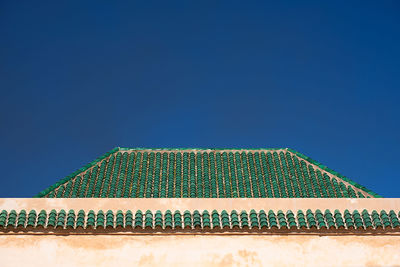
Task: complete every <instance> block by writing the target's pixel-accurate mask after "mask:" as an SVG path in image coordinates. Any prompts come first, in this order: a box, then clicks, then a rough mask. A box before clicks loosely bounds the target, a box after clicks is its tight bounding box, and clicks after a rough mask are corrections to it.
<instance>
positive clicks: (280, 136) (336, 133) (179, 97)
mask: <svg viewBox="0 0 400 267" xmlns="http://www.w3.org/2000/svg"><path fill="white" fill-rule="evenodd" d="M399 14H400V2H399V1H374V2H371V1H313V2H312V1H296V2H294V1H137V2H134V1H125V2H124V1H118V2H117V1H1V2H0V88H1V96H0V127H1V128H0V130H1V131H0V149H1V150H0V151H1V155H0V157H1V158H0V169H1V174H0V179H1V186H0V197H31V196H33V195H35V194H36V193H38V192H39V191H41V190H43V189H44V188H46V187H47V186H49V185H51V184H53V183H55V182H56V181H58V180H59V179H61V178H63V177H64V176H66V175H68V174H70V173H72V172H73V171H75V170H76V169H78V168H80V167H82V166H83V165H84V164H86V163H87V162H89V161H92V160H94V159H95V158H96V157H98V156H100V155H102V154H103V153H105V152H106V151H108V150H110V149H112V148H113V147H116V146H121V147H244V148H252V147H290V148H293V149H295V150H298V151H299V152H302V153H303V154H306V155H307V156H310V157H311V158H314V159H315V160H317V161H319V162H321V163H322V164H325V165H327V166H328V167H330V168H332V169H334V170H336V171H338V172H339V173H341V174H343V175H345V176H347V177H349V178H350V179H352V180H354V181H356V182H358V183H360V184H362V185H364V186H366V187H367V188H369V189H371V190H373V191H375V192H376V193H378V194H381V195H382V196H384V197H400V174H399V150H400V134H399V131H400V123H399V122H400V107H399V101H400V90H399V89H400V15H399Z"/></svg>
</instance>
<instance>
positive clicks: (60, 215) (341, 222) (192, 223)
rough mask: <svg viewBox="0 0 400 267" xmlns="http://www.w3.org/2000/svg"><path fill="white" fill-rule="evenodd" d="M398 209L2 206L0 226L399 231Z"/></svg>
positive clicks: (28, 227) (34, 227)
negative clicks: (293, 209)
mask: <svg viewBox="0 0 400 267" xmlns="http://www.w3.org/2000/svg"><path fill="white" fill-rule="evenodd" d="M399 217H400V212H397V213H396V212H395V211H393V210H390V211H385V210H381V211H376V210H373V211H370V212H369V211H367V210H362V211H358V210H353V211H349V210H345V211H344V212H343V213H342V212H340V211H339V210H334V211H333V212H331V211H330V210H325V211H324V212H322V211H321V210H318V209H317V210H315V211H312V210H311V209H308V210H306V211H302V210H298V211H295V212H292V211H291V210H287V211H285V212H284V211H282V210H279V211H273V210H268V211H264V210H260V211H255V210H254V209H253V210H250V211H240V212H238V211H236V210H232V211H230V212H228V211H226V210H223V211H220V212H218V211H216V210H213V211H207V210H204V211H202V212H200V211H198V210H195V211H192V212H190V211H187V210H186V211H183V212H181V211H179V210H176V211H174V212H172V211H170V210H167V211H164V212H161V211H160V210H157V211H150V210H147V211H145V212H143V211H141V210H137V211H131V210H127V211H125V212H123V211H121V210H118V211H112V210H108V211H106V212H104V211H102V210H99V211H97V212H95V211H93V210H90V211H88V212H85V211H84V210H79V211H75V210H69V211H68V212H66V211H65V210H59V211H56V210H51V211H50V212H47V211H46V210H41V211H39V212H38V211H36V210H30V211H25V210H20V211H19V212H17V211H15V210H11V211H7V210H3V211H1V213H0V230H6V229H15V228H18V229H21V228H22V229H23V228H26V229H127V230H134V229H158V230H163V229H164V230H167V229H198V230H207V229H227V230H229V229H232V230H234V229H237V230H239V229H256V230H257V229H258V230H260V229H261V230H274V229H291V230H309V229H314V230H318V231H320V230H337V229H347V230H362V231H365V230H377V229H385V230H387V229H392V230H393V229H397V230H400V221H399Z"/></svg>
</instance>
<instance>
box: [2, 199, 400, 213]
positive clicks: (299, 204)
mask: <svg viewBox="0 0 400 267" xmlns="http://www.w3.org/2000/svg"><path fill="white" fill-rule="evenodd" d="M2 209H5V210H11V209H15V210H21V209H25V210H30V209H36V210H41V209H46V210H51V209H56V210H60V209H65V210H68V209H74V210H80V209H83V210H85V211H88V210H91V209H93V210H99V209H102V210H104V211H106V210H109V209H110V210H122V211H124V210H128V209H130V210H137V209H141V210H143V211H144V210H147V209H149V210H161V211H165V210H168V209H170V210H190V211H193V210H196V209H197V210H205V209H207V210H213V209H216V210H219V211H220V210H223V209H225V210H233V209H235V210H239V211H240V210H251V209H255V210H260V209H264V210H269V209H272V210H279V209H281V210H288V209H290V210H293V211H295V210H299V209H302V210H307V209H312V210H315V209H321V210H325V209H331V210H332V211H333V210H335V209H339V210H344V209H349V210H354V209H358V210H363V209H367V210H369V211H372V210H374V209H375V210H383V209H384V210H391V209H393V210H395V211H399V210H400V198H368V199H360V198H347V199H346V198H247V199H246V198H186V199H185V198H151V199H146V198H2V199H0V210H2Z"/></svg>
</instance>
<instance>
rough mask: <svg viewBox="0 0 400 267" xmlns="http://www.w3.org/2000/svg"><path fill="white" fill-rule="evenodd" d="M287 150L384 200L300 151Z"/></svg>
mask: <svg viewBox="0 0 400 267" xmlns="http://www.w3.org/2000/svg"><path fill="white" fill-rule="evenodd" d="M286 149H287V150H288V151H290V152H292V153H294V154H295V155H297V156H298V157H300V158H302V159H304V160H307V161H308V162H310V163H312V164H315V165H316V166H318V167H319V168H321V169H323V170H324V171H326V172H328V173H330V174H332V175H334V176H337V177H339V178H341V179H343V180H344V181H346V182H348V183H349V184H351V185H353V186H355V187H357V188H358V189H361V190H363V191H365V192H367V193H368V194H370V195H372V196H374V197H376V198H383V197H382V196H381V195H378V194H377V193H375V192H373V191H371V190H369V189H368V188H366V187H364V186H362V185H360V184H358V183H356V182H354V181H352V180H350V179H349V178H347V177H346V176H344V175H341V174H340V173H338V172H336V171H334V170H332V169H330V168H328V167H327V166H325V165H323V164H321V163H319V162H318V161H316V160H313V159H312V158H310V157H307V156H306V155H304V154H302V153H300V152H298V151H296V150H294V149H291V148H286Z"/></svg>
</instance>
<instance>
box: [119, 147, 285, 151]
mask: <svg viewBox="0 0 400 267" xmlns="http://www.w3.org/2000/svg"><path fill="white" fill-rule="evenodd" d="M118 149H119V151H129V150H154V151H164V150H168V151H180V150H284V149H286V148H215V147H207V148H204V147H183V148H168V147H166V148H148V147H135V148H129V147H118Z"/></svg>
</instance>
